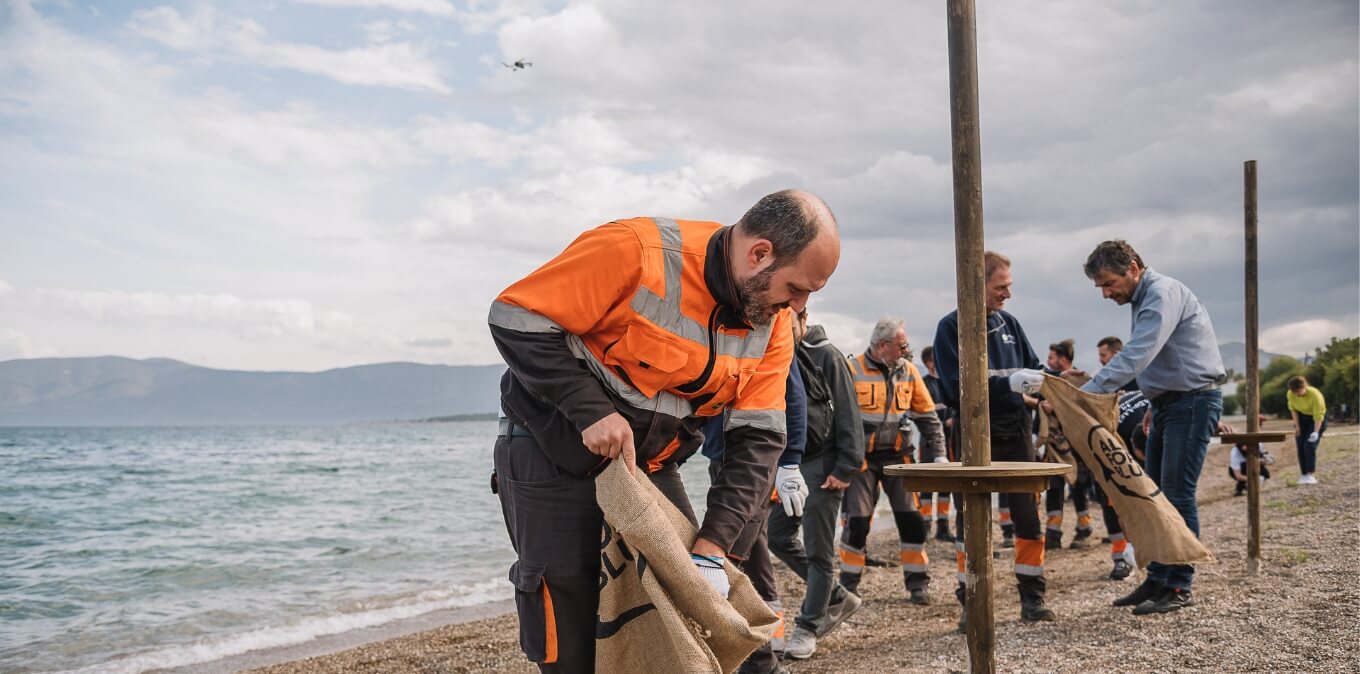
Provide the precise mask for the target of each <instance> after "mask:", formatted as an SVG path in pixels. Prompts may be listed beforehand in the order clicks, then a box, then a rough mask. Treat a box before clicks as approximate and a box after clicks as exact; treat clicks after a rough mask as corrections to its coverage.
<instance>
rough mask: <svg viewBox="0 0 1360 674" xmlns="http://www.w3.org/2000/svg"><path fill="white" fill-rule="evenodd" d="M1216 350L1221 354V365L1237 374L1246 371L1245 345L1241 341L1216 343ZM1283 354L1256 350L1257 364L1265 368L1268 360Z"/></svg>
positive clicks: (1268, 362)
mask: <svg viewBox="0 0 1360 674" xmlns="http://www.w3.org/2000/svg"><path fill="white" fill-rule="evenodd" d="M1218 352H1219V354H1221V355H1222V356H1223V367H1224V368H1225V369H1228V370H1232V371H1233V372H1236V373H1237V374H1246V372H1247V345H1246V344H1243V343H1242V342H1225V343H1223V344H1219V345H1218ZM1281 355H1283V354H1279V353H1270V352H1269V351H1257V356H1256V359H1257V361H1258V363H1257V366H1258V367H1260V368H1261V369H1263V370H1264V369H1265V367H1266V366H1267V365H1269V364H1270V361H1272V360H1275V359H1276V358H1279V357H1280V356H1281Z"/></svg>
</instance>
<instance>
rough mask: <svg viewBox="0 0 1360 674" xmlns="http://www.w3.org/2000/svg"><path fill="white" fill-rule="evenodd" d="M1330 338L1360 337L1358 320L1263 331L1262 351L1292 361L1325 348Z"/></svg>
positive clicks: (1323, 321)
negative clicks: (1280, 355) (1290, 358)
mask: <svg viewBox="0 0 1360 674" xmlns="http://www.w3.org/2000/svg"><path fill="white" fill-rule="evenodd" d="M1333 337H1340V338H1343V339H1345V338H1349V337H1360V316H1357V315H1352V316H1349V317H1346V318H1340V319H1335V318H1314V319H1309V320H1304V321H1296V322H1293V323H1287V324H1285V325H1277V326H1275V327H1272V328H1269V329H1267V330H1263V331H1262V332H1261V338H1260V345H1261V348H1262V349H1264V350H1266V351H1270V352H1271V353H1280V354H1284V355H1287V356H1293V357H1295V358H1301V357H1303V356H1304V355H1312V353H1313V350H1314V349H1317V348H1318V347H1324V346H1327V344H1329V343H1330V342H1331V341H1332V338H1333Z"/></svg>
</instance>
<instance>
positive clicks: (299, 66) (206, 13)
mask: <svg viewBox="0 0 1360 674" xmlns="http://www.w3.org/2000/svg"><path fill="white" fill-rule="evenodd" d="M127 27H128V28H129V29H130V30H132V31H133V32H135V33H137V34H139V35H141V36H143V37H146V38H148V39H151V40H154V41H156V42H159V43H161V44H163V45H165V46H167V47H170V48H172V49H178V50H185V51H197V52H204V53H209V54H217V55H218V56H219V57H222V58H234V59H240V60H245V61H249V62H251V63H256V64H259V65H263V66H268V67H271V68H287V69H292V70H297V71H301V72H305V73H311V74H314V75H321V76H323V77H329V78H331V79H333V80H336V81H337V82H342V83H344V84H357V85H363V86H380V87H393V88H397V89H410V90H414V91H425V92H434V93H439V94H448V93H450V92H451V89H449V87H448V85H447V84H445V83H444V80H443V76H442V75H441V73H440V68H439V66H438V64H436V63H435V62H434V61H433V60H431V59H430V58H429V56H428V54H426V52H425V50H424V49H422V48H419V47H416V46H413V45H411V44H410V43H405V42H401V43H383V44H373V45H369V46H366V47H353V48H350V49H341V50H333V49H323V48H321V47H317V46H313V45H304V44H294V43H289V42H282V41H278V40H273V39H271V38H270V37H269V35H268V33H267V31H266V30H265V29H264V27H263V26H261V25H260V24H258V23H256V22H254V21H251V20H248V19H236V18H232V17H228V16H226V15H223V14H221V13H220V12H218V11H217V10H216V9H214V8H212V7H210V6H202V7H199V8H198V9H196V10H195V11H194V12H193V13H192V14H190V15H188V16H184V15H182V14H180V12H179V10H177V9H175V8H174V7H168V6H163V7H156V8H153V9H145V10H138V11H137V12H134V13H133V15H132V19H131V20H129V21H128V24H127Z"/></svg>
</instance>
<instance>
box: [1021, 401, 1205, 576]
mask: <svg viewBox="0 0 1360 674" xmlns="http://www.w3.org/2000/svg"><path fill="white" fill-rule="evenodd" d="M1043 395H1044V398H1045V399H1047V400H1048V402H1049V403H1051V404H1052V405H1053V412H1054V417H1056V419H1057V422H1058V423H1057V424H1056V425H1055V426H1054V427H1053V428H1050V434H1052V435H1053V436H1054V437H1057V436H1059V435H1060V436H1061V437H1062V438H1064V440H1065V442H1066V444H1067V445H1069V446H1070V447H1071V448H1072V450H1073V452H1075V454H1076V456H1077V457H1079V458H1080V459H1081V461H1083V462H1084V463H1085V464H1086V466H1087V467H1088V468H1090V469H1091V473H1092V474H1093V475H1094V476H1095V479H1096V480H1098V481H1099V482H1100V486H1101V488H1102V489H1104V490H1105V493H1106V494H1107V495H1109V497H1110V503H1111V504H1112V505H1113V506H1114V510H1115V512H1116V513H1118V514H1119V522H1120V524H1122V525H1123V527H1124V535H1125V536H1126V537H1127V538H1128V540H1129V542H1130V543H1132V544H1133V548H1134V549H1135V550H1137V551H1138V554H1137V555H1136V557H1137V559H1138V565H1139V567H1145V566H1147V563H1148V562H1161V563H1162V564H1194V563H1201V562H1212V561H1215V560H1214V556H1213V555H1212V554H1210V553H1209V549H1208V548H1206V547H1204V544H1203V543H1200V541H1199V538H1197V537H1196V536H1195V534H1194V533H1192V532H1191V531H1190V528H1189V527H1187V526H1185V520H1183V519H1181V515H1180V513H1179V512H1177V511H1176V508H1175V507H1174V506H1172V505H1171V502H1170V501H1168V500H1166V495H1165V494H1163V493H1162V490H1161V488H1159V487H1158V486H1157V485H1156V484H1155V483H1154V482H1153V481H1152V478H1151V477H1149V476H1148V475H1147V474H1146V473H1144V472H1143V467H1142V466H1140V465H1138V462H1137V461H1134V460H1133V456H1132V455H1131V454H1130V453H1129V450H1128V448H1127V447H1125V446H1124V441H1123V440H1122V439H1121V438H1120V437H1119V434H1118V433H1117V429H1118V426H1117V420H1118V418H1119V416H1118V412H1119V395H1118V394H1107V395H1095V394H1091V393H1084V392H1082V391H1080V390H1078V389H1077V388H1076V387H1075V386H1073V385H1072V384H1070V383H1068V382H1066V381H1063V380H1062V379H1060V378H1058V377H1053V376H1048V377H1045V378H1044V388H1043Z"/></svg>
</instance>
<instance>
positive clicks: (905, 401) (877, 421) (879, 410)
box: [848, 352, 935, 452]
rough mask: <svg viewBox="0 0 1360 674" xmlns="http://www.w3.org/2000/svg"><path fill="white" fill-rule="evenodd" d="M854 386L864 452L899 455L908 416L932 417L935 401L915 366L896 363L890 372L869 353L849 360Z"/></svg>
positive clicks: (904, 440)
mask: <svg viewBox="0 0 1360 674" xmlns="http://www.w3.org/2000/svg"><path fill="white" fill-rule="evenodd" d="M848 362H849V365H850V376H851V377H852V378H853V379H854V382H855V397H856V398H857V399H858V401H859V415H860V421H861V422H862V423H863V425H864V437H865V441H866V451H869V452H874V451H885V450H886V451H891V452H901V451H902V450H904V449H907V447H906V446H905V445H907V444H908V443H907V438H908V437H909V433H910V431H909V430H907V429H904V428H903V426H904V424H905V422H906V419H905V416H906V415H907V414H908V413H909V412H911V413H915V414H919V415H930V417H932V418H933V417H934V416H935V401H934V400H933V399H932V398H931V397H930V391H929V389H927V388H926V384H925V380H924V379H923V378H922V377H921V373H920V371H918V370H917V369H916V366H915V365H913V364H911V363H909V362H907V361H905V360H900V359H899V360H898V361H897V362H896V363H895V364H894V365H893V367H892V369H891V370H887V369H886V367H885V365H884V364H883V363H880V362H878V361H877V360H874V359H873V358H872V357H870V356H869V354H868V352H865V353H861V354H860V355H858V356H854V357H852V358H850V359H849V361H848Z"/></svg>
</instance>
